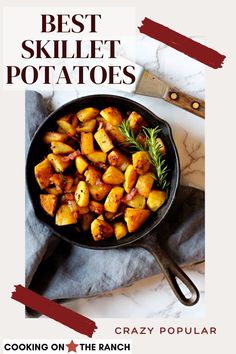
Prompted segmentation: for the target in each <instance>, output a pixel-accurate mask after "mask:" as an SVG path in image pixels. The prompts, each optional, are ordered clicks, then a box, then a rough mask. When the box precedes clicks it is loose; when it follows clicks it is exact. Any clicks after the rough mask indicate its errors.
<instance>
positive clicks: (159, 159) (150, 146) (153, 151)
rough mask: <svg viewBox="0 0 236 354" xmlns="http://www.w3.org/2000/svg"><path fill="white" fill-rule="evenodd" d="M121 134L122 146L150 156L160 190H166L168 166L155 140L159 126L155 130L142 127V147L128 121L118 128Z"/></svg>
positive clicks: (159, 130)
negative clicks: (145, 152) (123, 139)
mask: <svg viewBox="0 0 236 354" xmlns="http://www.w3.org/2000/svg"><path fill="white" fill-rule="evenodd" d="M119 129H120V132H121V134H122V135H123V136H124V137H125V139H126V141H125V142H124V144H127V145H129V146H130V147H131V148H133V149H135V150H138V151H147V152H148V153H149V156H150V162H151V163H152V165H153V166H154V167H155V170H156V176H154V177H155V179H156V180H157V182H158V184H159V186H160V187H161V189H167V187H168V186H169V182H168V180H167V178H168V166H167V164H166V160H165V159H164V157H163V155H162V153H161V150H160V148H161V145H160V143H158V141H157V138H158V136H159V133H160V132H161V129H160V128H159V126H156V127H155V128H146V127H143V130H142V131H143V133H144V134H145V137H146V142H145V144H144V145H142V144H141V143H140V142H139V141H137V138H136V137H135V134H134V131H133V129H132V128H131V127H130V124H129V121H128V120H123V122H122V123H121V124H120V126H119Z"/></svg>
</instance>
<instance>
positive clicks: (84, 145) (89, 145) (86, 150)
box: [80, 132, 94, 155]
mask: <svg viewBox="0 0 236 354" xmlns="http://www.w3.org/2000/svg"><path fill="white" fill-rule="evenodd" d="M80 144H81V152H82V154H85V155H87V154H91V153H92V152H94V146H93V134H92V133H84V132H82V133H81V142H80Z"/></svg>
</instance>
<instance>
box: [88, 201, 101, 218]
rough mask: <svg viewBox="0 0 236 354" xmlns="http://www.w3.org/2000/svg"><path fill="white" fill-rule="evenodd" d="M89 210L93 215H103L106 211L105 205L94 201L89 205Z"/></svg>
mask: <svg viewBox="0 0 236 354" xmlns="http://www.w3.org/2000/svg"><path fill="white" fill-rule="evenodd" d="M89 209H90V211H91V212H92V213H95V214H99V215H100V214H102V213H103V210H104V206H103V204H101V203H98V202H95V201H94V200H92V201H91V202H90V203H89Z"/></svg>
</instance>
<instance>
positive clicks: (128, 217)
mask: <svg viewBox="0 0 236 354" xmlns="http://www.w3.org/2000/svg"><path fill="white" fill-rule="evenodd" d="M150 214H151V212H150V210H147V209H133V208H126V209H125V214H124V219H125V221H126V224H127V228H128V231H129V232H135V231H137V230H138V229H139V228H140V226H142V225H143V223H144V222H145V221H146V220H147V218H148V217H149V216H150Z"/></svg>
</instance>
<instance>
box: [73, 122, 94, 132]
mask: <svg viewBox="0 0 236 354" xmlns="http://www.w3.org/2000/svg"><path fill="white" fill-rule="evenodd" d="M96 125H97V121H96V119H91V120H88V121H86V122H84V123H82V124H81V125H79V126H78V127H77V128H76V131H77V133H81V132H85V133H92V132H94V130H95V128H96Z"/></svg>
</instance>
